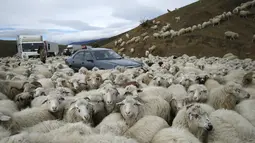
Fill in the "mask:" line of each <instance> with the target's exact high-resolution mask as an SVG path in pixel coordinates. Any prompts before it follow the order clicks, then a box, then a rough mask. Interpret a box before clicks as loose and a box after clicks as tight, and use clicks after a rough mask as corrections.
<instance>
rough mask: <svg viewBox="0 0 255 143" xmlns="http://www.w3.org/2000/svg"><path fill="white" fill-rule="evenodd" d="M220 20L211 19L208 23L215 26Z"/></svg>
mask: <svg viewBox="0 0 255 143" xmlns="http://www.w3.org/2000/svg"><path fill="white" fill-rule="evenodd" d="M220 21H221V19H220V18H213V19H210V22H211V23H212V24H213V26H215V24H220Z"/></svg>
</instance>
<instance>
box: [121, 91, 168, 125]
mask: <svg viewBox="0 0 255 143" xmlns="http://www.w3.org/2000/svg"><path fill="white" fill-rule="evenodd" d="M140 101H141V102H142V101H143V102H145V104H143V103H141V102H140ZM116 105H118V106H120V112H121V114H122V116H123V118H124V119H125V121H126V122H127V124H128V125H129V126H132V125H134V123H135V122H137V121H138V120H139V119H141V118H142V117H144V116H145V115H155V116H159V117H162V118H163V119H165V120H166V121H169V119H170V111H171V108H170V105H169V103H167V102H166V101H165V100H164V99H162V98H160V97H143V98H142V99H140V98H139V97H134V96H130V95H128V96H126V98H125V99H124V100H123V101H121V102H119V103H117V104H116Z"/></svg>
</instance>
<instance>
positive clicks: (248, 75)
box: [242, 72, 253, 85]
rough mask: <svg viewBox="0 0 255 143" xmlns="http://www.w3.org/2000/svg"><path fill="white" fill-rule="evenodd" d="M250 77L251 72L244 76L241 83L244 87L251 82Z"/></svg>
mask: <svg viewBox="0 0 255 143" xmlns="http://www.w3.org/2000/svg"><path fill="white" fill-rule="evenodd" d="M252 76H253V72H249V73H247V74H245V75H244V77H243V81H242V82H243V84H244V85H247V84H250V83H251V82H252Z"/></svg>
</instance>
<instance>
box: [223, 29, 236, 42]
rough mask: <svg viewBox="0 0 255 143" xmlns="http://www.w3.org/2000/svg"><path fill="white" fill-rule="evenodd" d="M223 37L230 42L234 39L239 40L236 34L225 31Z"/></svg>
mask: <svg viewBox="0 0 255 143" xmlns="http://www.w3.org/2000/svg"><path fill="white" fill-rule="evenodd" d="M224 35H225V38H226V39H227V38H230V39H232V40H235V39H238V38H239V34H238V33H235V32H232V31H227V32H225V33H224Z"/></svg>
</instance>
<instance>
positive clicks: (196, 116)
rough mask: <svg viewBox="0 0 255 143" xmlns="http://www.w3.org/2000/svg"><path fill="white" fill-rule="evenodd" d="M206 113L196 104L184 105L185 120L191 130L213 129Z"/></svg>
mask: <svg viewBox="0 0 255 143" xmlns="http://www.w3.org/2000/svg"><path fill="white" fill-rule="evenodd" d="M208 116H209V115H208V113H207V112H206V111H205V110H204V109H203V108H201V106H200V105H198V104H189V105H187V106H186V114H185V117H186V120H187V121H188V126H189V129H190V130H191V132H192V131H193V130H197V128H203V129H205V130H207V131H211V130H212V129H213V125H212V123H211V121H210V119H209V117H208Z"/></svg>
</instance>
